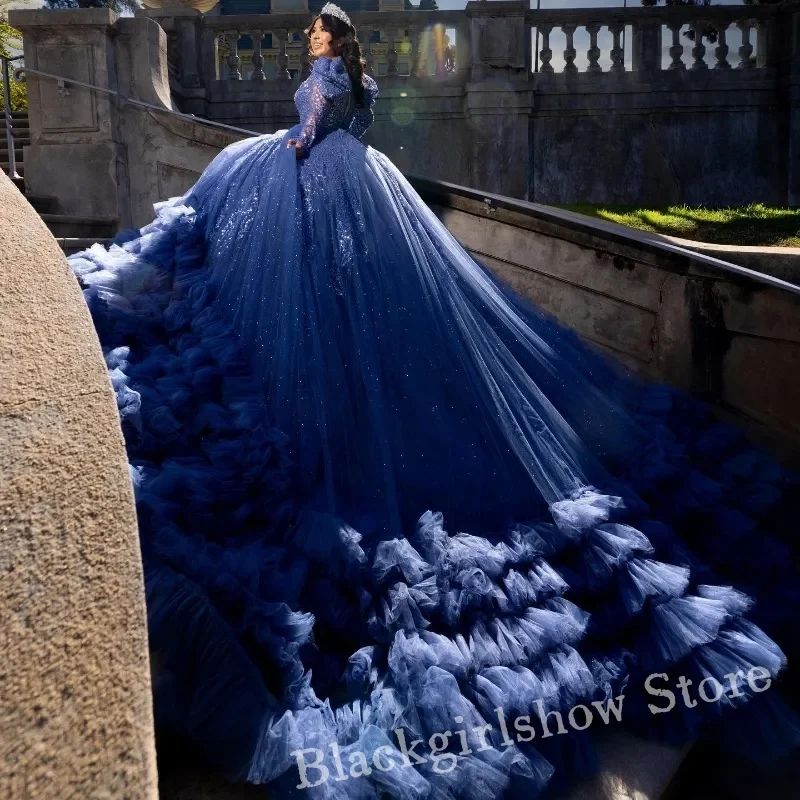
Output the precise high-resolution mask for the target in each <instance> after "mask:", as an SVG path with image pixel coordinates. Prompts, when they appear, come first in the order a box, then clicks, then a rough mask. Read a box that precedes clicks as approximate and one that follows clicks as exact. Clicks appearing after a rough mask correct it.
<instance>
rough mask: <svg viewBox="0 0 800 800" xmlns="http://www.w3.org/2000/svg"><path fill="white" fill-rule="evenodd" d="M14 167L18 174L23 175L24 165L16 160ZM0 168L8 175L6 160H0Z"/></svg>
mask: <svg viewBox="0 0 800 800" xmlns="http://www.w3.org/2000/svg"><path fill="white" fill-rule="evenodd" d="M15 167H16V169H17V172H18V173H19V174H20V175H23V176H24V175H25V165H24V164H23V163H22V162H21V161H17V163H16V164H15ZM0 170H2V171H3V172H5V174H6V175H8V161H0Z"/></svg>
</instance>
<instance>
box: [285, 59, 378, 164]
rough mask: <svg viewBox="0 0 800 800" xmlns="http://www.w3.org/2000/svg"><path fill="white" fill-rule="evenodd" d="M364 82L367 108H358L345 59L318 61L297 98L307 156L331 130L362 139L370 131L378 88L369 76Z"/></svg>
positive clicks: (302, 139) (297, 93)
mask: <svg viewBox="0 0 800 800" xmlns="http://www.w3.org/2000/svg"><path fill="white" fill-rule="evenodd" d="M363 82H364V101H365V106H364V107H363V108H357V107H356V104H355V98H354V97H353V89H352V85H351V83H350V76H349V74H348V73H347V69H346V67H345V65H344V61H342V58H341V56H336V57H335V58H328V57H326V56H322V57H320V58H318V59H317V60H316V61H315V62H314V67H313V69H312V71H311V74H310V75H309V76H308V78H307V79H306V80H305V81H303V83H302V84H300V88H299V89H298V90H297V92H295V95H294V102H295V105H296V106H297V110H298V111H299V112H300V133H299V135H298V139H300V140H301V141H302V143H303V149H304V151H305V152H306V153H308V151H309V150H310V148H311V147H312V146H313V145H314V143H315V142H316V141H318V140H319V139H321V138H322V137H324V136H325V135H326V134H328V133H330V132H331V131H334V130H346V131H349V132H350V133H351V134H352V135H353V136H355V137H356V138H359V139H360V138H361V137H362V136H363V135H364V134H365V133H366V132H367V129H368V128H369V127H370V125H371V124H372V122H373V119H374V114H373V111H372V105H373V103H374V102H375V98H376V97H377V96H378V86H377V84H376V83H375V81H374V80H373V79H372V78H371V77H369V75H365V76H364V79H363Z"/></svg>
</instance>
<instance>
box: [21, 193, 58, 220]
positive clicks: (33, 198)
mask: <svg viewBox="0 0 800 800" xmlns="http://www.w3.org/2000/svg"><path fill="white" fill-rule="evenodd" d="M24 194H25V199H26V200H27V201H28V202H29V203H30V204H31V205H32V206H33V208H34V209H35V210H36V211H38V212H39V214H40V215H41V214H53V213H55V205H56V199H55V197H47V196H45V195H38V194H28V192H24Z"/></svg>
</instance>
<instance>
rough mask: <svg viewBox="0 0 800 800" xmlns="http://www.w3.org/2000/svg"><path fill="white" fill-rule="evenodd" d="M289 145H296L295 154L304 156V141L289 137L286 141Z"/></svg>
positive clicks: (298, 156)
mask: <svg viewBox="0 0 800 800" xmlns="http://www.w3.org/2000/svg"><path fill="white" fill-rule="evenodd" d="M286 146H287V147H294V154H295V156H297V158H302V156H303V143H302V142H301V141H300V140H299V139H289V141H288V142H287V143H286Z"/></svg>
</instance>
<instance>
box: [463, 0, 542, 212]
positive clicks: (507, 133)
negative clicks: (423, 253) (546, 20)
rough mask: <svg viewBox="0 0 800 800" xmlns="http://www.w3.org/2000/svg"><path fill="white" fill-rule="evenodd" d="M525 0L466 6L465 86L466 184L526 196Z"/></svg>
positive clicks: (527, 41)
mask: <svg viewBox="0 0 800 800" xmlns="http://www.w3.org/2000/svg"><path fill="white" fill-rule="evenodd" d="M527 9H528V3H527V2H525V0H497V1H496V2H491V3H487V2H480V1H478V2H475V1H473V2H469V3H467V9H466V14H467V17H468V18H469V20H470V41H471V45H472V70H471V77H472V80H471V81H470V82H469V83H468V84H467V87H466V99H467V102H466V106H467V113H468V115H469V123H470V134H471V139H472V141H471V152H470V153H469V155H470V158H469V162H470V164H471V174H470V175H468V176H466V179H467V180H468V185H469V186H473V187H475V188H477V189H482V190H483V191H488V192H492V193H495V194H504V195H509V196H511V197H518V198H525V197H526V196H527V191H528V165H529V159H530V146H529V117H530V110H531V105H532V87H533V84H532V81H531V79H530V76H531V68H532V64H531V35H530V26H529V25H528V24H527V23H526V21H525V13H526V11H527Z"/></svg>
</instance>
